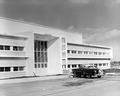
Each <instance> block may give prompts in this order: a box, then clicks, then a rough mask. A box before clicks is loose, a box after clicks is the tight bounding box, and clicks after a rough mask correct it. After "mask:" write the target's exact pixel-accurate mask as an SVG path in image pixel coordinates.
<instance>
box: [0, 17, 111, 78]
mask: <svg viewBox="0 0 120 96" xmlns="http://www.w3.org/2000/svg"><path fill="white" fill-rule="evenodd" d="M0 29H1V31H0V33H1V35H0V78H9V77H20V76H35V75H36V76H42V75H52V74H63V73H64V70H69V69H71V68H75V67H76V68H77V67H79V66H81V64H83V65H88V64H90V65H91V64H92V65H97V66H98V67H99V68H103V69H104V68H109V64H110V60H111V58H112V49H111V48H109V47H104V46H97V45H88V44H83V42H82V34H81V33H76V32H74V33H72V32H66V31H63V30H58V29H53V28H49V27H45V26H41V25H37V24H33V23H28V22H23V21H16V20H11V19H6V18H2V17H1V18H0Z"/></svg>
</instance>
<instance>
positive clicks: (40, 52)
mask: <svg viewBox="0 0 120 96" xmlns="http://www.w3.org/2000/svg"><path fill="white" fill-rule="evenodd" d="M34 60H35V64H37V65H38V66H39V65H40V64H41V65H43V67H39V68H46V67H47V65H46V64H47V41H40V40H35V41H34Z"/></svg>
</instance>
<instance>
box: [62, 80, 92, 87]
mask: <svg viewBox="0 0 120 96" xmlns="http://www.w3.org/2000/svg"><path fill="white" fill-rule="evenodd" d="M92 82H94V81H93V80H78V81H73V82H65V84H64V85H63V86H66V87H72V86H81V85H84V84H86V83H92Z"/></svg>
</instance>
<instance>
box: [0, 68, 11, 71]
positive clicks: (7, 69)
mask: <svg viewBox="0 0 120 96" xmlns="http://www.w3.org/2000/svg"><path fill="white" fill-rule="evenodd" d="M8 71H11V67H0V72H8Z"/></svg>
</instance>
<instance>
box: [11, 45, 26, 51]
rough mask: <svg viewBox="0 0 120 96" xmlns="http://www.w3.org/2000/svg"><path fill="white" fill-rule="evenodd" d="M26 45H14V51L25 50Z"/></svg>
mask: <svg viewBox="0 0 120 96" xmlns="http://www.w3.org/2000/svg"><path fill="white" fill-rule="evenodd" d="M23 50H24V47H22V46H13V51H23Z"/></svg>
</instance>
